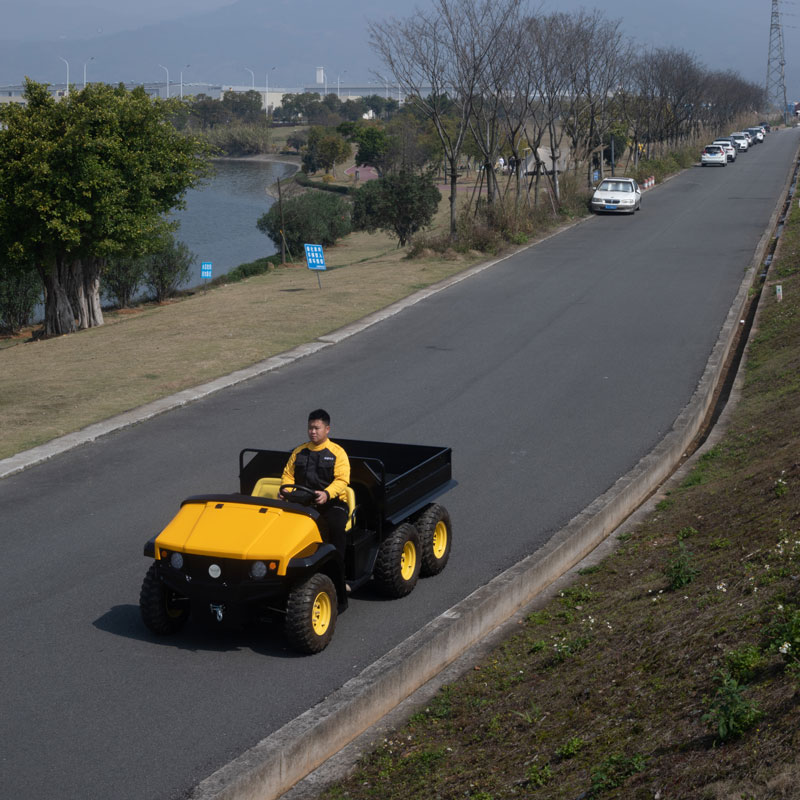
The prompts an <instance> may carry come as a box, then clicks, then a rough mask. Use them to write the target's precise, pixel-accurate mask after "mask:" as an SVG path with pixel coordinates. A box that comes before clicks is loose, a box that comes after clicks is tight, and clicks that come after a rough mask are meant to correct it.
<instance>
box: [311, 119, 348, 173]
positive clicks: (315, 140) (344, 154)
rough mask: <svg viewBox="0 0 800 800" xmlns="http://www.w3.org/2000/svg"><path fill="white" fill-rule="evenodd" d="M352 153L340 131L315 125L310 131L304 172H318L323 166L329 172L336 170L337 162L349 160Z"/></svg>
mask: <svg viewBox="0 0 800 800" xmlns="http://www.w3.org/2000/svg"><path fill="white" fill-rule="evenodd" d="M350 154H351V148H350V145H349V144H348V143H347V142H346V141H345V140H344V139H343V138H342V137H341V136H340V135H339V134H338V133H336V132H335V131H328V130H326V129H325V128H323V127H321V126H318V125H315V126H314V127H312V128H311V129H310V130H309V132H308V142H307V144H306V149H305V152H304V153H303V172H317V170H319V169H320V168H322V169H324V170H325V172H326V173H328V172H330V171H331V170H334V168H335V165H336V164H342V163H343V162H345V161H347V159H348V158H350ZM334 174H335V170H334Z"/></svg>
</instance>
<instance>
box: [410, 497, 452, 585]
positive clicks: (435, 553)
mask: <svg viewBox="0 0 800 800" xmlns="http://www.w3.org/2000/svg"><path fill="white" fill-rule="evenodd" d="M416 527H417V531H419V540H420V548H421V550H422V570H421V572H420V574H421V575H422V577H423V578H427V577H429V576H430V575H438V574H439V573H440V572H441V571H442V570H443V569H444V568H445V567H446V566H447V560H448V559H449V558H450V549H451V547H452V544H453V526H452V524H451V523H450V514H449V513H448V512H447V509H446V508H445V507H444V506H440V505H438V504H437V503H433V504H432V505H429V506H428V507H427V508H426V509H425V510H424V511H423V512H422V514H420V516H419V517H418V518H417V521H416Z"/></svg>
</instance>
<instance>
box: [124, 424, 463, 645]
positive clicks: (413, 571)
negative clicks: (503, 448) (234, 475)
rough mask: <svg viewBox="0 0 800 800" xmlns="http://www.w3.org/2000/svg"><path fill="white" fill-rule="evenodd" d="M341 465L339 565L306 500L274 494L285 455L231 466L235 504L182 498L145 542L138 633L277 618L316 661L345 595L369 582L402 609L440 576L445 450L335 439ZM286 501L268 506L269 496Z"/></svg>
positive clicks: (288, 490) (297, 489)
mask: <svg viewBox="0 0 800 800" xmlns="http://www.w3.org/2000/svg"><path fill="white" fill-rule="evenodd" d="M336 441H337V443H338V444H340V445H341V446H342V447H344V449H345V451H346V452H347V454H348V457H349V459H350V487H349V489H348V495H349V497H348V505H349V507H350V518H349V520H348V523H347V529H346V531H347V546H346V556H345V559H344V563H343V561H342V558H341V556H340V554H339V553H338V552H337V550H336V548H335V547H334V546H333V545H332V544H329V543H326V542H325V541H324V536H323V533H321V531H320V526H319V522H320V520H319V515H318V514H317V512H316V511H315V510H314V509H313V507H312V505H311V502H312V500H313V491H312V490H310V489H308V488H307V487H303V486H294V485H292V486H281V480H280V476H281V475H282V473H283V468H284V466H285V464H286V461H287V460H288V458H289V452H288V451H282V450H254V449H249V448H248V449H245V450H242V452H241V453H240V454H239V492H238V493H236V494H207V495H196V496H193V497H189V498H187V499H186V500H184V501H183V503H182V504H181V508H180V511H179V512H178V513H177V514H176V515H175V517H174V518H173V519H172V521H171V522H170V523H169V524H168V525H167V527H166V528H164V530H163V531H161V533H159V534H158V535H157V536H154V537H153V538H152V539H150V541H148V542H147V544H146V545H145V548H144V554H145V556H147V557H148V558H152V559H153V563H152V564H151V566H150V568H149V569H148V571H147V574H146V576H145V579H144V582H143V584H142V589H141V593H140V596H139V607H140V610H141V614H142V619H143V621H144V624H145V625H146V626H147V627H148V628H149V629H150V630H151V631H152V632H153V633H156V634H159V635H166V634H172V633H177V632H178V631H179V630H180V629H181V628H182V627H183V625H184V623H185V622H186V621H187V619H188V618H189V616H190V615H194V616H196V617H202V616H205V617H210V618H211V619H212V620H216V621H217V622H219V623H226V624H228V623H235V624H236V623H242V622H244V621H245V620H246V619H247V618H252V617H255V618H258V619H261V618H265V617H276V616H277V617H278V618H280V619H281V620H282V622H283V627H284V631H285V633H286V636H287V639H288V640H289V643H290V644H291V645H292V646H293V647H294V648H295V649H297V650H298V651H300V652H302V653H318V652H320V651H321V650H323V649H324V648H325V647H326V646H327V645H328V643H329V642H330V640H331V637H332V636H333V632H334V629H335V627H336V620H337V617H338V614H339V613H340V612H341V611H343V610H344V609H346V608H347V593H348V591H350V592H353V591H356V590H357V589H358V588H359V587H361V586H363V585H364V584H366V583H367V582H368V581H372V583H373V584H374V586H375V587H376V588H377V589H378V590H379V591H380V592H381V593H382V594H384V595H387V596H389V597H403V596H404V595H407V594H408V593H409V592H410V591H411V590H412V589H413V588H414V586H415V585H416V582H417V579H418V577H419V576H420V575H423V576H427V575H436V574H437V573H439V572H441V571H442V570H443V569H444V567H445V565H446V564H447V560H448V558H449V557H450V550H451V547H452V542H453V529H452V524H451V521H450V515H449V513H448V511H447V509H446V508H445V507H444V506H442V505H439V504H438V503H435V502H434V500H436V499H437V498H438V497H439V496H440V495H441V494H443V493H444V492H446V491H447V490H448V489H450V488H451V487H452V486H454V485H455V481H453V479H452V468H451V451H450V448H445V447H431V446H427V445H407V444H396V443H390V442H369V441H361V440H354V439H337V440H336ZM280 490H282V493H283V494H284V495H286V496H289V497H290V498H291V499H289V500H282V499H279V497H278V493H279V491H280Z"/></svg>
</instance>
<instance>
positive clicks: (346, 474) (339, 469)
mask: <svg viewBox="0 0 800 800" xmlns="http://www.w3.org/2000/svg"><path fill="white" fill-rule="evenodd" d="M327 445H328V447H329V448H330V449H331V451H332V452H333V454H334V455H335V456H336V466H335V467H334V468H333V481H332V483H330V484H329V485H328V486H326V487H325V491H326V492H327V493H328V497H329V498H330V499H331V500H333V499H339V500H342V501H343V502H345V503H346V502H347V492H345V489H346V488H347V485H348V484H349V483H350V459H349V458H348V457H347V453H345V451H344V448H342V447H340V446H339V445H338V444H336V442H332V441H331V440H330V439H328V442H327Z"/></svg>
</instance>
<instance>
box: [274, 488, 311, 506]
mask: <svg viewBox="0 0 800 800" xmlns="http://www.w3.org/2000/svg"><path fill="white" fill-rule="evenodd" d="M280 492H281V494H282V495H283V496H284V497H285V498H286V499H287V500H289V502H291V503H298V504H299V505H301V506H310V505H312V504H313V503H314V501H315V500H316V499H317V493H316V492H315V491H314V490H313V489H311V488H310V487H308V486H301V485H300V484H297V483H284V484H283V485H282V486H281V489H280Z"/></svg>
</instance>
